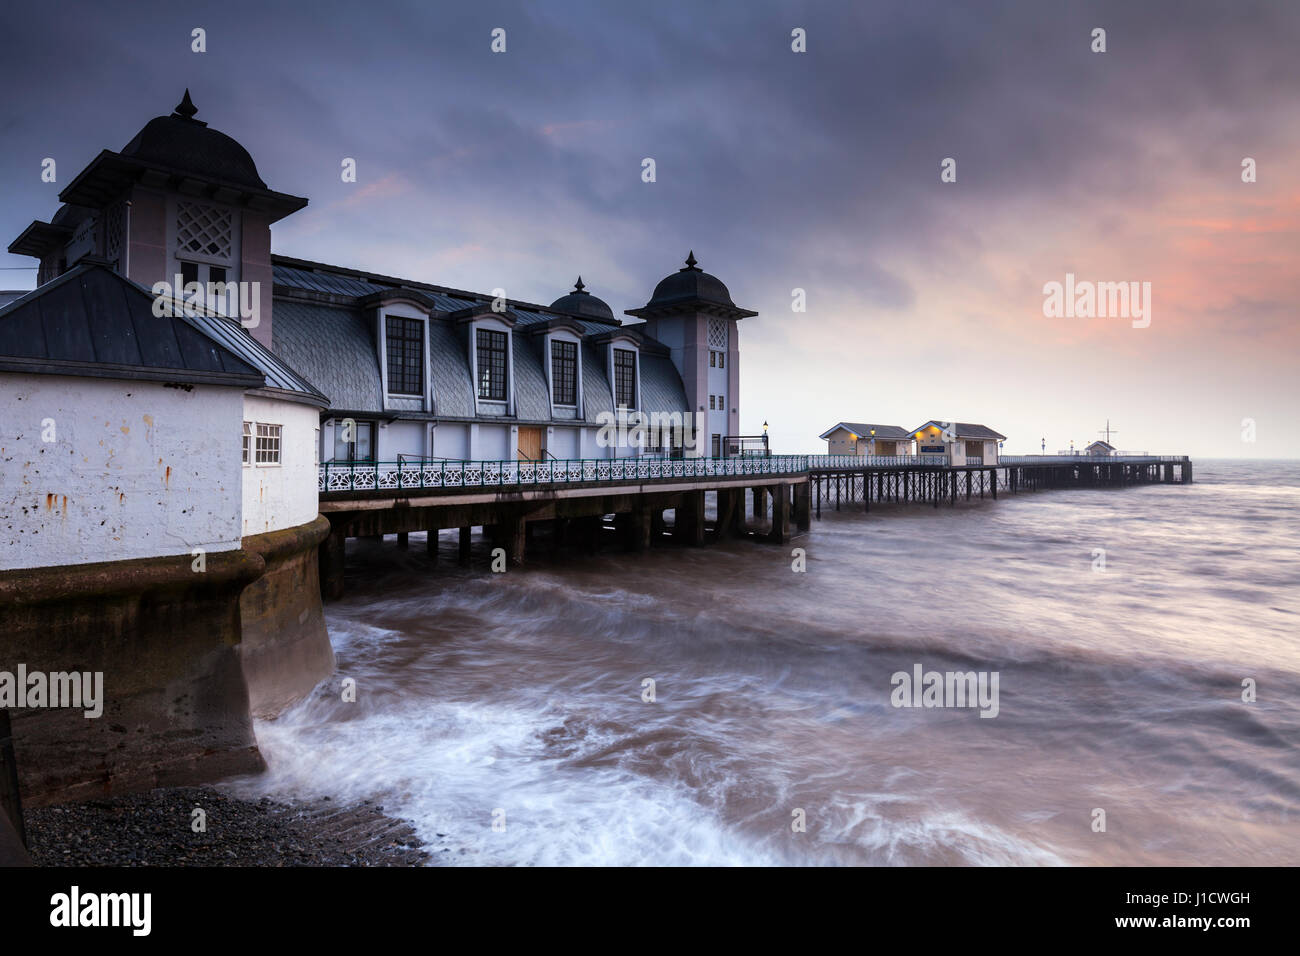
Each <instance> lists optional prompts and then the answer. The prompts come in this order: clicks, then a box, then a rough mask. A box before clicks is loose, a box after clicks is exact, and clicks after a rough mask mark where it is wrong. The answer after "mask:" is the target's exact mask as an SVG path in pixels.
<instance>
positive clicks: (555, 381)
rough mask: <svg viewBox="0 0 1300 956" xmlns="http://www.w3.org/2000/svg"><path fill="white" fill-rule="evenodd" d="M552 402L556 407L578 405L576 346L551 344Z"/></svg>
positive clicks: (572, 343) (556, 342) (558, 342)
mask: <svg viewBox="0 0 1300 956" xmlns="http://www.w3.org/2000/svg"><path fill="white" fill-rule="evenodd" d="M551 387H552V390H553V396H552V402H553V403H554V404H556V405H577V404H578V344H577V343H576V342H563V341H559V340H553V341H552V342H551Z"/></svg>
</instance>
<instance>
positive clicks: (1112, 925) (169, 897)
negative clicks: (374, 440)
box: [0, 868, 1293, 946]
mask: <svg viewBox="0 0 1300 956" xmlns="http://www.w3.org/2000/svg"><path fill="white" fill-rule="evenodd" d="M1292 882H1293V873H1292V872H1291V871H1290V870H1284V869H1261V868H1234V869H1191V868H1160V869H1051V870H1038V869H1012V868H990V869H981V870H974V869H923V868H908V869H901V868H900V869H893V868H891V869H801V870H771V871H764V870H681V869H679V870H674V871H672V872H671V873H669V872H665V871H664V870H663V869H659V868H651V869H640V870H628V871H619V872H612V871H608V870H601V871H593V870H590V869H565V870H557V871H551V872H547V873H544V874H542V873H536V872H530V871H529V870H527V869H508V870H504V871H500V870H490V869H486V868H459V869H450V868H427V869H410V870H407V869H378V868H376V869H287V868H286V869H276V868H246V869H244V868H229V869H197V868H195V869H144V868H141V869H100V868H94V869H92V868H66V869H54V868H44V869H0V898H2V899H3V900H4V904H3V906H2V907H0V912H2V913H3V920H2V921H0V925H3V926H4V928H5V931H6V935H7V937H8V938H9V939H10V940H14V941H16V940H19V939H27V938H30V936H31V935H37V936H48V938H50V939H51V940H54V939H57V938H58V937H65V938H71V937H72V936H73V935H74V934H75V936H76V937H77V939H78V941H79V942H86V941H90V940H91V939H93V938H96V937H98V938H100V939H103V940H105V941H107V940H109V939H112V938H118V939H121V940H122V941H123V942H125V943H126V945H128V946H130V945H133V944H135V943H137V942H143V941H144V940H145V939H149V940H161V941H166V942H169V943H176V942H181V943H184V942H202V943H204V944H205V945H209V944H219V943H222V942H225V941H227V940H228V941H230V942H236V941H244V942H247V940H248V938H249V933H250V932H253V933H255V934H256V937H257V939H258V942H259V945H263V944H266V943H271V942H275V941H278V940H284V941H285V942H293V943H310V942H314V941H320V942H322V943H335V944H337V943H339V942H342V941H344V940H345V939H348V938H351V937H356V938H359V939H365V938H368V939H372V940H373V939H374V938H375V937H374V936H373V935H368V934H374V933H377V932H378V933H381V934H386V933H391V934H393V935H397V934H405V933H406V932H412V933H416V932H423V931H424V930H421V927H424V928H425V929H426V930H427V928H428V927H429V926H430V925H432V924H435V923H436V924H442V925H444V926H453V925H455V924H460V925H462V926H466V927H478V929H476V930H475V931H474V932H475V934H478V933H479V932H480V931H484V930H486V931H488V932H490V933H491V934H492V935H493V936H497V935H498V934H501V933H508V932H510V931H511V930H512V929H514V930H516V931H520V932H530V931H536V930H537V929H538V928H539V927H542V926H548V925H549V926H551V927H553V928H554V927H556V926H557V925H561V924H564V923H568V924H569V925H570V931H571V932H572V933H573V934H574V935H575V936H583V937H587V936H588V935H589V933H591V932H592V931H593V930H595V929H596V928H598V927H599V926H601V925H602V924H609V925H611V926H616V925H625V926H627V927H636V926H641V927H642V929H647V930H648V928H649V927H653V926H655V925H660V923H661V921H663V920H667V921H669V922H670V923H676V922H678V921H681V920H685V919H691V921H692V922H695V920H696V919H703V920H704V921H705V922H706V923H707V924H708V926H709V927H710V928H708V929H707V930H703V932H706V933H715V932H716V933H720V934H731V935H733V936H742V937H743V936H747V935H749V934H750V933H754V932H758V933H760V934H761V933H762V932H764V931H765V930H764V927H765V926H769V925H771V924H772V922H773V921H775V922H777V923H782V922H786V921H787V920H793V921H794V922H792V923H790V924H789V925H790V926H792V927H795V926H798V927H802V929H801V930H800V932H816V933H821V932H830V931H832V930H833V929H834V928H835V927H839V928H840V929H841V930H847V931H849V932H850V933H852V934H853V935H854V936H856V937H857V938H859V939H863V940H865V939H867V938H871V939H876V940H879V939H881V938H885V937H892V936H895V935H898V936H899V937H900V938H903V937H907V936H910V935H915V934H917V933H919V934H920V935H919V936H917V937H916V940H917V942H921V941H923V940H924V939H925V938H927V937H929V936H930V934H931V933H932V932H939V931H941V930H942V928H943V927H945V926H946V927H949V928H953V927H963V926H964V927H967V928H971V927H980V928H981V930H980V932H981V935H983V934H991V938H996V939H999V940H1000V941H1011V940H1017V939H1021V938H1024V939H1026V940H1034V939H1037V940H1040V941H1041V940H1042V939H1043V936H1042V934H1043V933H1044V932H1049V933H1052V934H1053V936H1054V937H1055V938H1058V939H1072V940H1073V939H1094V938H1100V937H1104V938H1107V939H1121V938H1123V937H1125V936H1131V937H1133V938H1134V940H1135V941H1141V942H1150V941H1152V940H1167V941H1170V942H1173V943H1174V944H1175V945H1183V944H1184V943H1185V942H1187V941H1190V940H1201V941H1204V942H1212V943H1214V944H1215V945H1231V944H1232V943H1234V942H1236V941H1239V940H1240V941H1244V940H1246V939H1250V938H1251V936H1250V934H1251V933H1252V932H1253V931H1255V930H1258V929H1266V930H1267V929H1272V930H1273V932H1275V933H1276V932H1278V931H1280V930H1281V929H1283V928H1284V927H1285V925H1286V923H1287V921H1286V920H1285V919H1283V918H1282V917H1281V907H1282V903H1283V901H1284V900H1287V899H1289V897H1290V893H1291V891H1290V889H1289V887H1290V885H1291V883H1292ZM74 887H75V888H76V889H75V890H74V889H73V888H74ZM104 894H114V896H113V897H112V898H111V899H106V898H105V896H104ZM116 894H128V896H127V897H126V898H123V897H121V896H117V895H116ZM133 894H141V895H139V896H134V895H133ZM142 894H148V909H147V914H148V934H147V936H146V935H144V934H140V933H137V930H138V929H141V928H143V926H142V925H141V924H143V923H144V922H145V920H144V919H143V914H144V913H145V912H146V911H145V909H144V905H143V904H144V901H145V898H144V896H143V895H142ZM74 901H75V904H76V906H75V909H76V910H77V913H76V915H75V916H74V915H73V912H72V911H73V909H74V905H73V904H74ZM131 907H134V908H131ZM114 911H116V912H117V913H118V914H120V915H119V917H118V922H119V923H121V924H123V925H118V926H87V925H83V924H84V923H87V922H110V921H111V920H112V916H113V913H114ZM97 913H100V914H103V917H102V919H101V918H100V917H98V916H97V915H96V914H97ZM132 915H134V916H135V919H134V921H133V920H132V919H131V918H130V917H131V916H132ZM557 920H558V923H557ZM1207 921H1208V923H1207ZM133 922H134V923H135V926H134V927H133V926H132V923H133ZM73 923H76V924H77V925H75V926H74V925H72V924H73ZM55 924H59V925H55ZM855 927H856V928H855ZM530 928H531V929H530Z"/></svg>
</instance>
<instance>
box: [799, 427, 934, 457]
mask: <svg viewBox="0 0 1300 956" xmlns="http://www.w3.org/2000/svg"><path fill="white" fill-rule="evenodd" d="M818 437H819V438H820V439H821V440H822V441H824V442H826V453H827V454H828V455H855V456H857V457H859V458H862V457H865V456H867V455H910V454H912V433H911V432H909V431H907V429H905V428H900V427H899V426H897V425H872V424H866V423H863V422H836V423H835V424H834V425H832V426H831V427H830V428H828V429H826V431H824V432H822V433H821V434H820V435H819V436H818Z"/></svg>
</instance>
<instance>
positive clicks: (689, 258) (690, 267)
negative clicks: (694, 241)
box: [679, 249, 700, 272]
mask: <svg viewBox="0 0 1300 956" xmlns="http://www.w3.org/2000/svg"><path fill="white" fill-rule="evenodd" d="M695 263H696V258H695V250H694V249H692V250H691V251H690V252H689V253H687V255H686V268H685V269H681V270H679V271H681V272H699V271H700V270H699V269H696V268H695Z"/></svg>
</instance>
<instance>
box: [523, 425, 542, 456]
mask: <svg viewBox="0 0 1300 956" xmlns="http://www.w3.org/2000/svg"><path fill="white" fill-rule="evenodd" d="M525 459H527V460H528V461H541V460H542V430H541V429H540V428H523V427H521V428H520V429H519V460H520V461H523V460H525Z"/></svg>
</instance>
